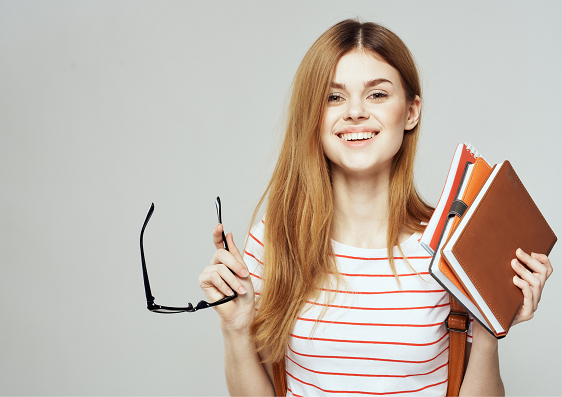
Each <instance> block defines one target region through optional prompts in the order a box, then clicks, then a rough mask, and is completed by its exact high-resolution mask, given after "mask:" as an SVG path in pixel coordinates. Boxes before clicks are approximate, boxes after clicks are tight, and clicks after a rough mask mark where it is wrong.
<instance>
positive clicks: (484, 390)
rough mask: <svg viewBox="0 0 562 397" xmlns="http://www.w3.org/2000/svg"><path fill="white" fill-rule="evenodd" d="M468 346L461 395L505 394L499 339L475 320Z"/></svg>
mask: <svg viewBox="0 0 562 397" xmlns="http://www.w3.org/2000/svg"><path fill="white" fill-rule="evenodd" d="M468 346H469V348H468V349H467V354H469V355H470V357H469V360H468V366H467V368H466V374H465V376H464V380H463V382H462V386H461V390H460V392H459V396H504V395H505V390H504V387H503V382H502V379H501V376H500V359H499V356H498V340H497V339H496V338H494V337H493V336H492V335H490V334H489V333H488V332H487V331H486V330H485V329H484V328H482V326H481V325H480V324H478V323H477V322H476V321H475V322H474V323H473V326H472V343H469V344H468Z"/></svg>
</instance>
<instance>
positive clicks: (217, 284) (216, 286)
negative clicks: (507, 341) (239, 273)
mask: <svg viewBox="0 0 562 397" xmlns="http://www.w3.org/2000/svg"><path fill="white" fill-rule="evenodd" d="M205 270H206V271H205V272H204V273H202V274H201V275H200V276H199V285H200V286H201V288H202V289H203V290H204V291H205V293H206V294H207V296H208V297H209V298H211V299H213V300H218V299H221V298H223V297H224V296H231V295H232V294H233V292H232V289H231V288H230V286H229V285H228V284H227V283H226V281H224V279H223V278H222V277H221V276H220V274H219V273H218V272H217V271H214V270H211V271H207V269H205Z"/></svg>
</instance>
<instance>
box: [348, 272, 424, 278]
mask: <svg viewBox="0 0 562 397" xmlns="http://www.w3.org/2000/svg"><path fill="white" fill-rule="evenodd" d="M339 274H340V275H342V276H349V277H394V274H354V273H339ZM422 274H423V275H429V272H419V273H417V274H416V273H408V274H399V275H398V277H407V276H418V275H422Z"/></svg>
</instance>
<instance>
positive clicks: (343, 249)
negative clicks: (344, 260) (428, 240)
mask: <svg viewBox="0 0 562 397" xmlns="http://www.w3.org/2000/svg"><path fill="white" fill-rule="evenodd" d="M420 237H421V232H415V233H414V234H412V235H411V236H410V237H408V239H407V240H406V241H404V242H403V243H402V244H400V247H401V248H402V251H404V252H406V251H408V250H409V249H410V248H412V247H413V246H414V245H416V244H417V243H418V240H419V239H420ZM330 240H331V241H332V247H333V248H334V253H335V254H343V255H352V256H359V257H382V256H387V251H386V247H385V248H358V247H353V246H351V245H345V244H342V243H340V242H337V241H336V240H333V239H330ZM394 251H398V246H394ZM398 252H399V251H398Z"/></svg>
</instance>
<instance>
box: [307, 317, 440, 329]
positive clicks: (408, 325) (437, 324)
mask: <svg viewBox="0 0 562 397" xmlns="http://www.w3.org/2000/svg"><path fill="white" fill-rule="evenodd" d="M297 320H301V321H311V322H319V323H327V324H341V325H367V326H372V327H436V326H441V325H443V322H442V321H441V322H439V323H435V324H382V323H350V322H345V321H328V320H317V319H315V318H304V317H298V318H297Z"/></svg>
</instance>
